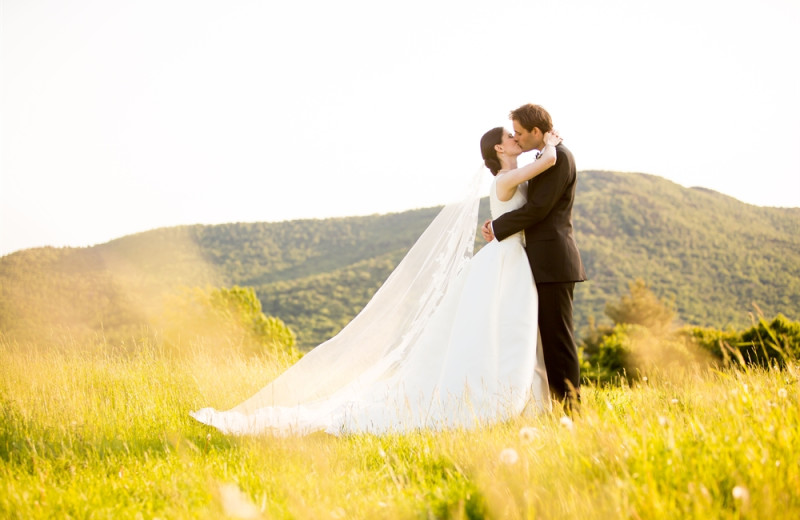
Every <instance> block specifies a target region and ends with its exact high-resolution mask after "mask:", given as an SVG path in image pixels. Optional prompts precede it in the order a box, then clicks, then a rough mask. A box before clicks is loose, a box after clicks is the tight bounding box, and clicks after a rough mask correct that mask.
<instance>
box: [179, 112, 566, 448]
mask: <svg viewBox="0 0 800 520" xmlns="http://www.w3.org/2000/svg"><path fill="white" fill-rule="evenodd" d="M560 141H561V139H560V137H559V136H558V135H557V134H556V133H550V132H548V133H547V134H546V135H545V144H546V146H545V147H544V150H542V153H541V154H540V156H539V157H538V158H537V159H536V160H535V161H534V162H533V163H531V164H528V165H526V166H523V167H519V168H518V167H517V157H518V156H519V155H520V154H521V153H522V149H521V148H520V146H519V144H517V142H516V141H515V140H514V137H513V135H512V133H511V132H509V131H507V130H506V129H504V128H502V127H498V128H494V129H492V130H489V131H488V132H486V134H484V136H483V137H482V138H481V155H482V156H483V159H484V163H485V165H486V166H487V167H488V168H489V170H490V171H491V172H492V175H494V176H495V178H494V180H493V181H492V184H491V187H490V191H489V200H490V207H491V213H492V218H497V217H499V216H500V215H502V214H503V213H506V212H508V211H511V210H514V209H517V208H519V207H521V206H522V205H523V204H524V203H525V201H526V195H525V193H526V189H525V188H526V182H527V181H528V180H530V179H532V178H534V177H535V176H537V175H539V174H540V173H542V172H544V171H545V170H547V169H548V168H550V167H551V166H552V165H553V164H555V162H556V151H555V145H556V144H558V143H559V142H560ZM478 185H479V182H475V181H474V182H472V183H471V191H472V193H471V194H470V195H469V196H468V197H467V198H466V200H465V201H462V202H459V203H454V204H451V205H448V206H445V208H444V209H442V211H441V212H440V213H439V215H438V216H437V217H436V219H434V221H433V222H432V223H431V225H430V226H429V227H428V228H427V229H426V230H425V232H424V233H423V234H422V236H421V237H420V238H419V239H418V241H417V242H416V244H415V245H414V246H413V247H412V248H411V250H410V251H409V252H408V254H407V255H406V257H405V258H404V259H403V261H402V262H401V263H400V264H399V265H398V266H397V268H396V269H395V270H394V271H393V272H392V274H391V275H390V276H389V278H388V279H387V280H386V282H385V283H384V284H383V285H382V287H381V288H380V289H379V290H378V291H377V292H376V293H375V295H374V296H373V298H372V299H371V300H370V302H369V303H368V304H367V305H366V306H365V307H364V309H363V310H362V311H361V312H360V313H359V314H358V316H356V317H355V318H354V319H353V321H351V322H350V323H349V324H348V325H347V326H346V327H345V328H344V329H342V331H341V332H340V333H339V334H337V335H336V336H334V337H333V338H331V339H330V340H328V341H326V342H325V343H323V344H321V345H319V346H318V347H316V348H315V349H313V350H312V351H311V352H309V353H308V354H306V355H305V356H304V357H303V358H302V359H301V360H300V361H298V362H297V363H296V364H295V365H293V366H292V367H290V368H289V369H288V370H287V371H286V372H284V373H283V374H281V375H280V376H279V377H278V378H276V379H275V380H274V381H273V382H272V383H270V384H268V385H267V386H266V387H264V388H263V389H261V390H260V391H259V392H258V393H256V394H255V395H254V396H252V397H251V398H250V399H248V400H246V401H244V402H243V403H241V404H239V405H237V406H236V407H234V408H232V409H231V410H228V411H217V410H215V409H213V408H203V409H202V410H199V411H196V412H191V413H190V415H191V416H192V417H194V418H195V419H197V420H198V421H200V422H202V423H204V424H208V425H210V426H213V427H215V428H217V429H219V430H220V431H222V432H224V433H232V434H261V433H265V434H272V435H280V436H286V435H306V434H309V433H312V432H316V431H325V432H327V433H331V434H334V435H343V434H348V433H358V432H367V433H375V434H380V433H388V432H404V431H409V430H415V429H434V430H439V429H447V428H459V427H463V428H472V427H476V426H480V425H483V424H491V423H496V422H500V421H503V420H506V419H509V418H511V417H514V416H517V415H520V414H522V413H524V412H533V411H538V410H544V409H548V408H549V405H550V401H549V393H548V385H547V376H546V373H545V367H544V361H543V357H542V352H541V348H539V340H538V325H537V315H538V298H537V294H536V286H535V285H534V280H533V276H532V274H531V269H530V265H529V263H528V259H527V256H526V254H525V251H524V243H523V242H524V238H523V234H522V232H520V233H517V234H516V235H515V236H513V237H510V238H507V239H506V240H503V241H502V242H498V241H497V240H493V241H492V242H489V243H488V244H487V245H486V246H485V247H484V248H483V249H481V250H480V251H479V252H478V254H476V255H475V256H474V257H472V258H470V257H471V256H472V247H473V244H474V239H475V229H476V223H477V217H478V215H477V208H478V201H479V196H478V194H477V187H478Z"/></svg>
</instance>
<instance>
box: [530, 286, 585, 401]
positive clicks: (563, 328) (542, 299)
mask: <svg viewBox="0 0 800 520" xmlns="http://www.w3.org/2000/svg"><path fill="white" fill-rule="evenodd" d="M574 289H575V284H574V283H572V282H570V283H537V284H536V290H537V291H538V292H539V333H540V334H541V335H542V353H543V354H544V364H545V368H546V369H547V381H548V383H549V385H550V392H551V393H552V394H553V397H555V398H557V399H558V400H559V401H562V402H563V401H565V399H566V398H567V396H572V395H573V392H576V393H577V394H576V395H575V396H574V397H575V399H576V400H580V392H579V389H580V363H579V361H578V347H577V345H575V336H574V334H573V332H572V293H573V290H574ZM565 404H566V405H567V406H569V405H570V402H569V401H567V402H565Z"/></svg>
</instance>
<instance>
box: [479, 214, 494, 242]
mask: <svg viewBox="0 0 800 520" xmlns="http://www.w3.org/2000/svg"><path fill="white" fill-rule="evenodd" d="M481 235H483V239H484V240H486V241H487V242H491V241H492V240H494V232H493V231H492V220H491V219H489V220H487V221H486V222H484V223H483V226H482V227H481Z"/></svg>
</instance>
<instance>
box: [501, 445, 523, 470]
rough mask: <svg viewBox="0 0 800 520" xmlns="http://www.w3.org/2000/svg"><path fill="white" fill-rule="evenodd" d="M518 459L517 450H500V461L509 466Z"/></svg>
mask: <svg viewBox="0 0 800 520" xmlns="http://www.w3.org/2000/svg"><path fill="white" fill-rule="evenodd" d="M518 460H519V455H518V454H517V450H515V449H514V448H506V449H504V450H503V451H501V452H500V462H502V463H503V464H507V465H509V466H511V465H514V464H516V463H517V461H518Z"/></svg>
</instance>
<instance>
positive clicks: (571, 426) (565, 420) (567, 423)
mask: <svg viewBox="0 0 800 520" xmlns="http://www.w3.org/2000/svg"><path fill="white" fill-rule="evenodd" d="M560 422H561V426H563V427H564V428H566V429H567V430H569V431H575V423H574V422H572V419H570V418H569V417H567V416H566V415H565V416H564V417H562V418H561V421H560Z"/></svg>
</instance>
